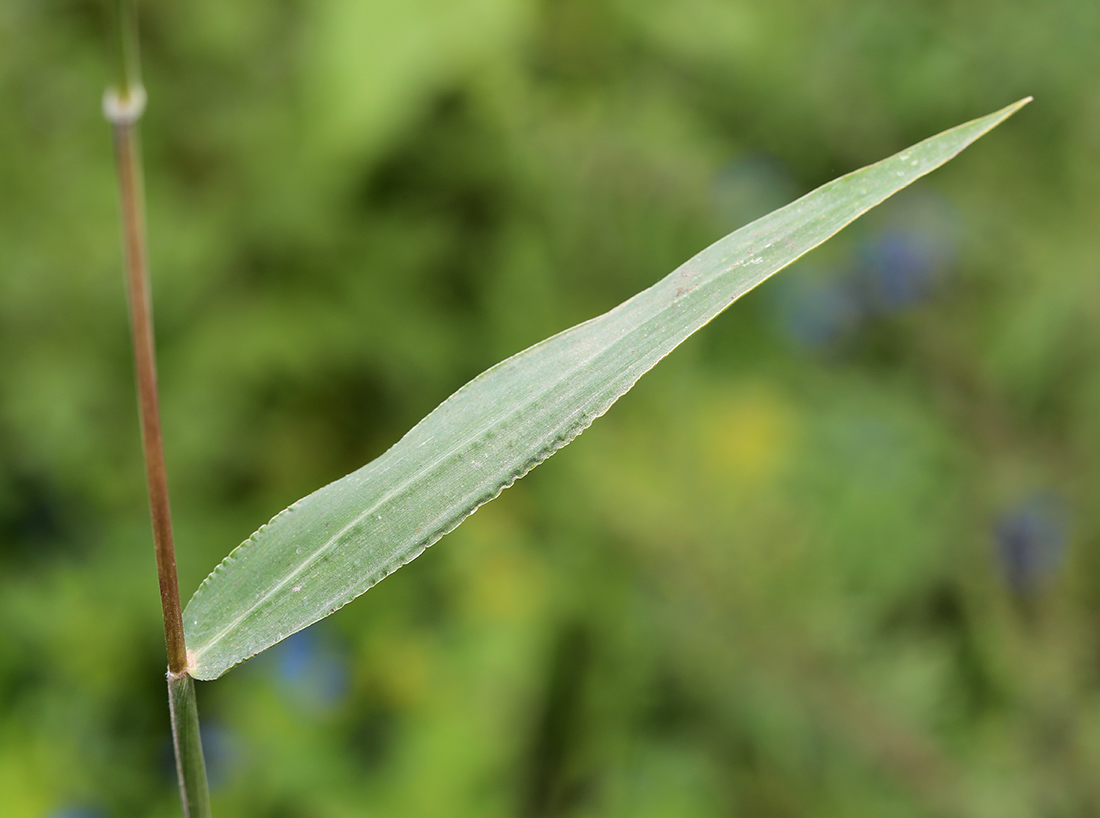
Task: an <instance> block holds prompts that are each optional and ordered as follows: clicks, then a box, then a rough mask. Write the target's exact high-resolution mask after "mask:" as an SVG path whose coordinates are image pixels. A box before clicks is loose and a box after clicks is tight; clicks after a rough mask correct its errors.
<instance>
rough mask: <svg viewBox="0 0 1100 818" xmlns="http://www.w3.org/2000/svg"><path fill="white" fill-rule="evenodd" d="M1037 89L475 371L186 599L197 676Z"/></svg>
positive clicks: (377, 571) (248, 645)
mask: <svg viewBox="0 0 1100 818" xmlns="http://www.w3.org/2000/svg"><path fill="white" fill-rule="evenodd" d="M1029 101H1030V99H1025V100H1021V101H1020V102H1017V103H1015V104H1014V105H1010V106H1008V107H1007V108H1005V109H1003V110H1001V111H998V112H997V113H994V114H991V115H989V116H987V117H984V118H982V119H976V120H974V121H972V122H968V123H966V124H964V125H960V126H958V127H956V128H953V129H951V130H949V131H945V132H944V133H942V134H940V135H939V136H935V137H932V138H931V139H927V140H925V141H924V142H921V143H919V144H918V145H915V146H914V147H912V148H909V149H908V150H905V151H902V152H901V153H899V154H897V155H895V156H892V157H890V158H889V159H886V160H883V161H882V162H878V163H877V164H874V165H871V166H869V167H866V168H863V169H862V170H859V171H856V172H855V173H851V174H849V175H847V176H844V177H842V178H840V179H837V180H835V181H833V182H830V183H829V184H827V185H824V186H823V187H820V188H818V189H817V190H815V191H813V192H812V193H810V194H808V195H806V196H803V197H802V198H801V199H798V200H797V201H795V202H792V203H791V204H789V205H787V206H786V207H783V208H781V209H779V210H777V211H775V212H773V213H771V214H769V215H767V216H765V217H763V218H761V219H758V220H757V221H755V222H753V223H752V224H750V225H748V226H746V227H742V228H741V229H740V230H737V231H736V232H734V233H731V234H730V235H728V236H726V237H725V238H724V239H722V240H720V241H718V242H716V243H715V244H713V245H711V246H710V247H708V248H707V249H706V250H703V251H702V252H701V253H699V254H698V255H697V256H695V257H694V258H692V259H691V260H690V261H688V262H686V263H685V264H683V265H682V266H681V267H679V268H678V269H677V270H675V271H674V272H672V273H671V274H670V275H668V276H667V277H666V278H664V279H662V280H661V281H659V282H658V283H657V284H655V285H653V286H652V287H650V288H649V289H647V290H644V291H643V292H641V293H639V294H638V295H636V296H634V297H633V298H631V299H630V300H628V301H625V302H624V303H622V304H620V305H619V306H618V307H616V308H615V309H613V310H611V311H610V312H608V313H606V314H604V315H601V316H599V317H598V318H593V319H592V320H590V321H586V322H584V323H583V324H578V325H577V326H575V327H573V328H572V329H569V330H566V331H565V332H562V333H560V334H558V335H555V336H553V337H552V338H549V339H547V340H545V341H543V342H541V343H539V344H536V345H535V346H533V347H531V348H530V349H527V350H525V351H523V352H521V353H519V354H518V355H515V356H513V357H511V358H509V359H508V360H506V361H503V362H502V363H499V364H497V365H496V366H494V367H493V368H492V369H490V370H488V371H486V372H484V373H483V374H481V375H480V376H478V377H477V378H475V379H474V380H472V381H470V383H468V384H466V385H465V386H464V387H462V388H461V389H460V390H458V391H457V392H456V393H455V394H454V395H452V396H451V397H450V398H448V399H447V400H446V401H444V402H443V403H442V404H441V405H440V406H439V407H438V408H437V409H436V410H435V411H433V412H432V413H431V414H430V415H428V416H427V417H426V418H425V419H424V420H422V421H421V422H420V423H419V424H418V425H417V426H415V427H414V428H413V429H412V430H411V431H410V432H409V433H408V434H406V435H405V436H404V437H403V438H401V440H399V441H398V442H397V443H396V444H395V445H394V446H393V447H392V448H391V449H390V450H389V451H387V452H386V453H385V454H383V455H382V456H381V457H379V458H377V459H376V460H374V461H373V462H371V463H368V464H367V465H366V466H364V467H363V468H361V469H359V470H358V471H356V472H353V473H352V474H349V475H348V476H347V477H344V478H343V479H341V480H337V481H336V482H335V483H332V484H330V485H328V486H325V487H324V488H322V489H320V490H318V491H316V492H314V493H313V494H311V495H309V496H308V497H306V498H304V499H302V500H299V501H298V502H297V503H295V504H294V505H292V506H291V507H290V508H288V509H286V510H285V511H283V512H282V513H281V514H279V515H278V516H276V517H275V518H274V519H273V520H272V521H271V522H269V523H268V524H267V525H265V526H263V527H262V528H261V529H260V530H259V531H257V532H256V533H255V534H253V535H252V537H250V538H249V539H248V540H247V541H246V542H244V543H243V544H242V545H241V546H240V547H238V548H237V549H236V550H234V551H233V553H231V554H230V555H229V556H228V557H227V558H226V559H225V561H224V562H222V564H221V565H219V566H218V567H217V568H215V569H214V572H213V573H212V574H211V575H210V576H209V577H207V579H206V580H205V581H204V582H203V584H202V585H201V586H200V587H199V589H198V591H197V592H196V593H195V596H194V597H193V598H192V599H191V602H190V603H189V604H188V606H187V610H186V611H185V612H184V627H185V631H186V639H187V645H188V657H189V659H188V669H189V671H190V673H191V675H193V676H194V677H195V678H198V679H214V678H217V677H218V676H220V675H221V674H222V673H224V672H225V671H226V670H228V669H229V668H230V667H232V666H233V665H235V664H237V663H238V662H242V661H244V660H245V659H247V658H249V657H250V656H253V655H255V654H256V653H259V652H260V651H262V650H264V649H265V648H268V647H270V646H271V645H274V644H275V643H276V642H279V641H280V640H282V639H285V638H286V637H287V636H289V635H290V634H292V633H294V632H295V631H298V630H301V629H302V628H304V627H306V626H307V625H310V624H312V623H313V622H316V621H317V620H319V619H322V618H324V617H326V616H328V615H329V614H331V613H333V612H334V611H335V610H336V609H337V608H339V607H341V606H342V605H344V604H346V603H347V602H350V601H351V600H352V599H354V598H355V597H357V596H359V594H361V593H363V592H364V591H366V590H367V589H368V588H370V587H371V586H372V585H374V584H375V583H376V582H378V581H379V580H381V579H382V578H383V577H385V576H387V575H388V574H390V573H392V572H393V571H395V570H397V569H398V568H400V567H401V566H402V565H404V564H405V563H407V562H409V561H410V560H412V559H414V558H415V557H417V556H418V555H420V554H421V553H422V552H423V551H424V549H425V548H427V547H428V546H429V545H431V544H432V543H434V542H436V541H437V540H438V539H439V538H440V537H442V536H443V535H444V534H446V533H447V532H449V531H451V530H452V529H454V528H455V527H456V526H457V525H458V524H459V523H460V522H462V520H463V519H465V518H466V517H467V516H469V515H470V514H471V513H472V512H473V511H474V510H475V509H477V508H478V507H479V506H480V505H482V504H483V503H487V502H488V501H489V500H492V499H493V498H494V497H496V496H497V495H498V494H500V492H501V491H502V490H503V489H504V488H506V487H508V486H510V485H512V483H513V482H515V481H516V480H517V479H518V478H520V477H522V476H523V475H524V474H526V473H527V472H528V471H529V470H530V469H532V468H534V467H535V466H536V465H538V464H539V463H541V462H542V461H543V460H545V459H546V458H548V457H549V456H550V455H552V454H553V453H554V452H556V451H557V450H558V449H560V448H561V447H562V446H564V445H565V444H566V443H569V442H570V441H571V440H572V439H573V438H575V437H576V436H577V435H579V434H580V433H581V432H582V431H584V429H585V428H587V427H588V425H589V424H590V423H592V421H593V420H594V419H595V418H597V417H599V416H600V415H602V414H603V413H604V412H606V411H607V409H608V408H609V407H610V406H611V404H612V403H614V402H615V401H616V400H617V399H618V398H619V397H620V396H621V395H623V394H624V393H625V392H626V391H627V390H629V389H630V387H632V386H633V385H634V383H635V382H636V381H637V380H638V378H640V377H641V376H642V375H643V374H644V373H645V372H646V371H648V370H649V369H650V368H651V367H652V366H653V365H654V364H656V363H657V362H658V361H659V360H661V358H663V357H664V356H665V355H667V354H668V353H669V352H671V351H672V350H673V349H674V348H675V347H676V346H677V345H679V344H680V343H681V342H682V341H683V340H684V339H686V338H687V337H688V336H690V335H691V334H692V333H693V332H695V331H696V330H698V329H699V328H700V327H702V326H703V325H704V324H706V323H707V322H708V321H710V320H711V319H712V318H714V317H715V316H716V315H718V313H720V312H722V310H724V309H725V308H726V307H728V306H729V305H730V304H731V303H733V301H734V300H736V299H737V298H738V297H740V296H741V295H743V294H744V293H746V292H748V291H749V290H751V289H752V288H753V287H755V286H756V285H757V284H759V283H760V282H762V281H763V280H764V279H766V278H768V277H769V276H771V275H772V274H773V273H775V272H777V271H778V270H781V269H782V268H784V267H786V266H787V265H788V264H790V263H791V262H792V261H794V260H795V259H797V258H798V257H799V256H801V255H803V254H804V253H806V252H808V251H809V250H811V249H812V248H814V247H816V246H817V245H818V244H820V243H821V242H823V241H825V240H826V239H828V238H829V237H830V236H832V235H834V234H835V233H837V232H838V231H839V230H840V229H841V228H843V227H844V226H845V225H847V224H849V223H850V222H851V221H852V220H854V219H855V218H857V217H858V216H860V215H861V214H863V213H865V212H866V211H867V210H869V209H870V208H872V207H874V206H875V205H877V204H879V203H880V202H882V201H883V200H884V199H886V198H887V197H889V196H891V195H892V194H894V193H896V192H897V191H898V190H900V189H901V188H903V187H905V186H906V185H908V184H910V183H911V182H913V181H914V180H916V179H918V178H920V177H921V176H923V175H925V174H926V173H928V172H929V171H931V170H933V169H934V168H936V167H938V166H939V165H941V164H943V163H944V162H946V161H947V160H949V159H951V158H952V157H953V156H955V155H956V154H957V153H959V151H961V150H962V149H963V148H965V147H966V146H967V145H969V144H970V143H971V142H973V141H974V140H975V139H977V138H978V137H979V136H981V135H982V134H984V133H986V132H987V131H988V130H990V129H991V128H993V127H994V126H996V125H997V124H999V123H1000V122H1001V121H1003V120H1004V119H1005V118H1006V117H1008V116H1010V115H1011V114H1013V113H1015V111H1017V110H1018V109H1019V108H1020V107H1022V106H1023V105H1025V104H1026V103H1027V102H1029Z"/></svg>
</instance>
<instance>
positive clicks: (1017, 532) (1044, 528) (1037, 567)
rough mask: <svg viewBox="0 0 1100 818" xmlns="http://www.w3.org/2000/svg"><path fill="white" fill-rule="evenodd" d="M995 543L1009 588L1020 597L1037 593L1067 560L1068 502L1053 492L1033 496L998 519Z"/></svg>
mask: <svg viewBox="0 0 1100 818" xmlns="http://www.w3.org/2000/svg"><path fill="white" fill-rule="evenodd" d="M994 540H995V544H996V556H997V559H998V562H999V563H1000V568H1001V572H1002V574H1003V576H1004V579H1005V582H1006V583H1007V584H1008V586H1009V587H1010V588H1011V589H1012V590H1013V591H1015V592H1016V593H1018V594H1026V593H1028V592H1031V591H1034V590H1036V588H1037V587H1038V586H1039V585H1040V584H1041V583H1042V582H1043V581H1044V580H1045V579H1047V578H1048V577H1050V576H1052V575H1053V574H1054V573H1055V572H1056V571H1057V570H1058V568H1059V567H1061V565H1062V563H1063V561H1064V557H1065V553H1066V545H1067V543H1068V541H1069V511H1068V508H1067V506H1066V502H1065V500H1064V499H1063V498H1062V497H1060V496H1059V495H1057V494H1053V493H1050V492H1044V493H1041V494H1036V495H1033V496H1031V497H1029V498H1028V499H1026V500H1024V501H1023V502H1022V503H1020V504H1019V505H1017V506H1015V507H1014V508H1011V509H1009V510H1008V511H1005V512H1004V513H1002V514H1001V515H1000V517H998V518H997V521H996V523H995V525H994Z"/></svg>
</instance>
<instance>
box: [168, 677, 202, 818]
mask: <svg viewBox="0 0 1100 818" xmlns="http://www.w3.org/2000/svg"><path fill="white" fill-rule="evenodd" d="M168 710H169V712H171V714H172V745H173V746H174V747H175V749H176V774H177V776H178V777H179V782H180V801H181V803H182V805H183V815H184V818H210V790H209V788H208V787H207V784H206V763H205V762H204V761H203V757H202V739H201V736H200V734H199V709H198V706H197V704H196V702H195V680H194V679H192V678H191V677H190V676H188V675H187V674H186V673H183V674H180V675H178V676H176V675H173V674H171V673H169V674H168Z"/></svg>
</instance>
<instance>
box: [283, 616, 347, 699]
mask: <svg viewBox="0 0 1100 818" xmlns="http://www.w3.org/2000/svg"><path fill="white" fill-rule="evenodd" d="M317 630H318V628H317V627H316V626H314V627H311V628H306V629H305V630H302V631H298V633H296V634H294V635H292V636H290V637H288V638H287V639H285V640H283V642H281V643H280V644H279V645H278V647H277V648H276V649H275V659H276V663H277V664H276V672H277V675H278V678H279V681H280V683H281V686H282V687H283V688H284V689H285V690H286V691H287V692H288V693H289V694H290V696H291V697H293V698H294V699H295V700H296V701H298V702H301V703H303V704H305V705H307V706H309V707H311V708H319V709H325V708H329V707H332V706H334V705H337V704H339V703H340V702H341V701H343V700H344V699H345V698H346V697H347V694H348V687H349V680H348V677H349V675H350V673H349V668H348V660H347V656H346V655H345V653H344V652H343V651H341V650H339V649H338V648H337V647H336V646H335V645H333V644H331V643H330V642H328V641H324V640H322V639H321V638H319V636H318V635H317Z"/></svg>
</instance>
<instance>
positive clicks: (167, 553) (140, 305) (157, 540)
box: [103, 86, 187, 674]
mask: <svg viewBox="0 0 1100 818" xmlns="http://www.w3.org/2000/svg"><path fill="white" fill-rule="evenodd" d="M103 107H104V113H105V114H106V116H107V120H108V121H109V122H110V123H111V126H112V130H113V131H114V143H115V162H116V164H117V166H118V183H119V195H120V198H121V201H122V236H123V248H124V255H125V262H126V283H127V290H128V293H129V303H130V331H131V334H132V337H133V345H134V366H135V370H136V376H137V388H138V404H139V407H140V410H141V431H142V444H143V449H144V451H145V477H146V481H147V482H148V484H149V506H150V509H151V511H152V517H153V545H154V548H155V549H156V555H157V576H158V578H159V580H160V603H161V607H162V609H163V612H164V639H165V642H166V643H167V646H168V669H169V670H170V671H171V672H172V673H173V674H179V673H182V672H183V671H184V669H185V668H186V666H187V651H186V649H185V647H184V642H183V614H182V612H181V609H180V592H179V583H178V581H177V579H176V552H175V546H174V545H173V541H172V517H171V513H170V511H169V507H168V477H167V473H166V471H165V465H164V443H163V440H162V438H161V428H160V408H159V404H158V400H157V365H156V355H155V352H154V345H153V312H152V306H151V304H150V299H149V269H148V262H147V259H146V253H145V223H144V213H145V203H144V201H143V198H144V191H143V186H142V178H141V159H140V147H139V144H138V133H137V122H138V120H139V119H140V118H141V114H142V110H143V109H144V107H145V93H144V91H143V90H142V89H141V87H140V86H137V87H134V86H131V87H130V88H129V89H127V92H126V93H125V95H123V94H121V93H115V92H111V91H109V92H108V93H107V96H106V97H105V98H104V106H103Z"/></svg>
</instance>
